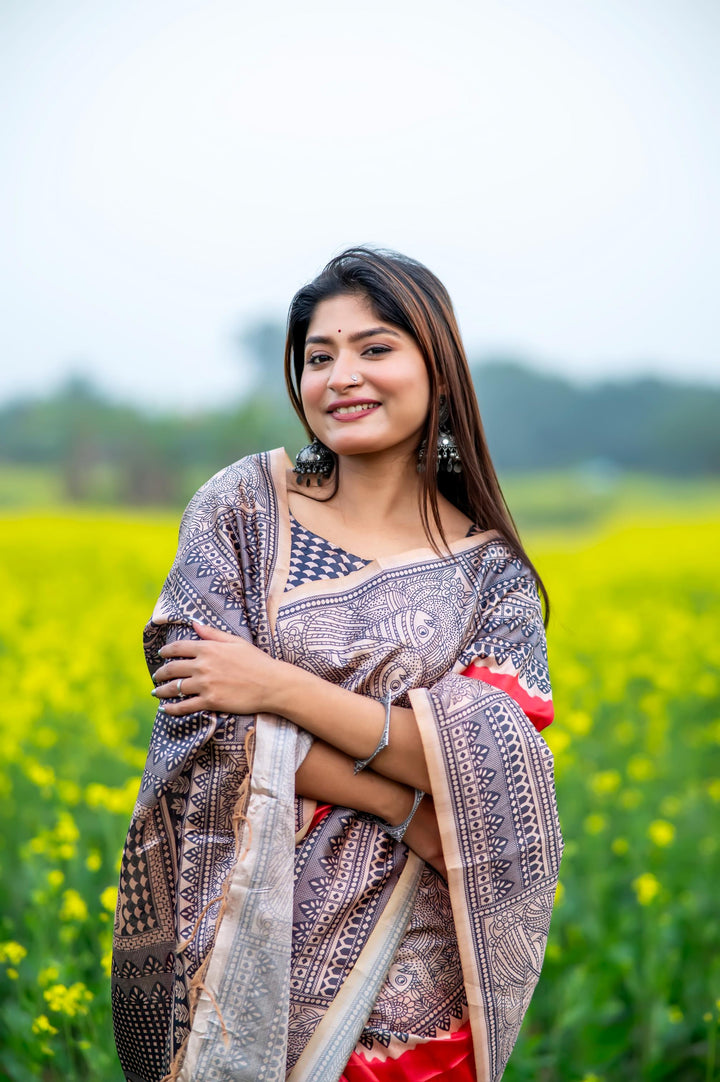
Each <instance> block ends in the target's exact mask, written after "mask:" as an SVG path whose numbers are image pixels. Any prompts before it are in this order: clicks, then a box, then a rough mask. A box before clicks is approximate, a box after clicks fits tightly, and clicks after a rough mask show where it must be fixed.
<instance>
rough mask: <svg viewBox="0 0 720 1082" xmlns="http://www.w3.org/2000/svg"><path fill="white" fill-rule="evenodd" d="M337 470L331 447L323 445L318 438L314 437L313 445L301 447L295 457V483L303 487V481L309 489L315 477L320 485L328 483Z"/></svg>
mask: <svg viewBox="0 0 720 1082" xmlns="http://www.w3.org/2000/svg"><path fill="white" fill-rule="evenodd" d="M334 469H335V455H334V454H333V453H332V451H331V450H330V448H329V447H326V446H325V444H324V443H321V442H320V440H319V439H318V438H317V436H314V437H313V441H312V443H308V444H307V446H306V447H301V448H300V450H299V451H298V453H297V454H296V456H295V465H294V466H293V473H294V474H296V478H295V483H296V484H298V485H301V484H302V483H303V480H304V481H305V484H306V485H307V487H308V488H310V484H311V481H312V478H313V476H315V477H317V483H318V485H321V484H322V483H323V480H325V481H327V479H328V477H329V476H330V474H331V473H332V471H333V470H334Z"/></svg>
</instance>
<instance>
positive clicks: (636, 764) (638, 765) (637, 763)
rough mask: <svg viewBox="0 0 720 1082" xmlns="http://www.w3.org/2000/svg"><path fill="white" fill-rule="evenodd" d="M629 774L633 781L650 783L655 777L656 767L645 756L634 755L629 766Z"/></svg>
mask: <svg viewBox="0 0 720 1082" xmlns="http://www.w3.org/2000/svg"><path fill="white" fill-rule="evenodd" d="M627 772H628V774H629V776H630V777H631V778H632V779H633V781H650V779H651V778H654V777H655V766H654V764H653V762H652V760H651V759H648V758H646V756H644V755H633V757H632V759H631V760H630V761H629V763H628V766H627Z"/></svg>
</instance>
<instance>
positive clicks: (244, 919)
mask: <svg viewBox="0 0 720 1082" xmlns="http://www.w3.org/2000/svg"><path fill="white" fill-rule="evenodd" d="M286 372H287V380H288V387H289V392H290V396H291V399H292V401H293V404H294V406H295V409H296V410H297V412H298V414H299V416H300V417H301V419H302V421H303V423H304V424H305V427H306V428H307V430H308V432H309V434H310V436H311V437H312V443H311V444H310V445H309V447H307V448H305V449H303V451H301V452H300V454H299V455H298V458H297V461H296V465H295V469H294V471H291V470H290V469H289V468H288V467H289V466H290V463H289V462H288V460H287V458H286V456H285V453H284V451H282V450H281V451H273V452H270V453H266V454H260V455H251V456H249V457H248V458H246V459H243V460H241V461H240V462H238V463H236V464H235V465H233V466H230V467H228V468H227V469H226V470H223V471H222V472H221V473H219V474H218V475H217V476H216V477H214V478H212V479H211V480H210V481H209V482H208V483H207V484H206V485H205V486H203V488H202V489H200V491H199V492H198V494H197V495H196V496H195V498H194V499H193V501H192V502H191V504H190V505H189V507H188V509H187V511H186V513H185V516H184V518H183V521H182V525H181V529H180V542H179V548H178V554H177V558H176V560H175V563H174V565H173V568H172V570H171V572H170V575H169V577H168V579H167V582H166V583H165V586H164V588H163V591H162V594H161V597H160V600H159V602H158V606H157V607H156V610H155V612H154V613H153V617H152V620H151V622H150V624H149V625H148V628H147V629H146V638H145V645H146V653H147V659H148V664H149V666H150V669H151V672H153V675H154V680H155V683H156V685H157V686H156V688H155V690H154V694H155V695H156V696H157V697H158V698H159V699H160V700H161V706H160V710H159V711H158V714H157V718H156V722H155V728H154V730H153V736H152V740H151V745H150V751H149V755H148V760H147V767H146V770H145V774H144V777H143V781H142V786H141V792H140V796H139V800H138V804H137V807H136V810H135V814H134V816H133V820H132V823H131V826H130V832H129V835H128V841H127V845H126V849H125V854H124V860H123V867H122V872H121V881H120V894H119V900H118V910H117V919H116V935H115V959H114V969H113V981H114V987H113V1006H114V1013H115V1029H116V1040H117V1044H118V1050H119V1053H120V1058H121V1061H122V1063H123V1067H124V1070H125V1073H126V1076H127V1078H128V1079H130V1080H132V1082H138V1080H142V1082H158V1080H159V1079H160V1078H162V1077H163V1076H167V1077H169V1078H180V1079H188V1080H189V1079H193V1080H199V1079H201V1080H204V1082H205V1080H207V1082H211V1080H216V1079H217V1080H220V1079H223V1080H227V1079H237V1080H239V1079H242V1080H248V1082H249V1080H256V1079H264V1080H268V1082H275V1080H280V1079H283V1078H285V1077H286V1076H287V1077H288V1078H289V1079H291V1080H292V1082H302V1080H308V1082H310V1080H312V1082H337V1080H338V1079H340V1078H343V1079H344V1080H345V1082H372V1080H378V1082H399V1080H402V1079H420V1078H422V1079H430V1078H447V1079H454V1080H456V1082H460V1080H464V1079H468V1080H469V1079H475V1078H476V1079H478V1080H479V1082H490V1080H496V1079H499V1078H500V1077H501V1075H502V1072H503V1069H504V1067H505V1063H506V1062H507V1058H508V1056H509V1054H510V1051H511V1049H512V1046H513V1044H514V1041H515V1038H516V1036H517V1032H518V1029H519V1026H520V1022H521V1020H522V1017H523V1014H524V1012H525V1009H526V1007H527V1004H528V1002H529V999H530V995H531V993H532V990H533V988H534V985H535V983H536V981H537V978H538V974H539V970H540V965H541V962H542V956H543V951H544V945H545V939H546V936H547V930H548V925H549V920H550V912H551V908H552V900H553V897H554V892H555V886H556V880H557V869H558V864H559V860H560V852H561V837H560V832H559V827H558V823H557V817H556V811H555V801H554V789H553V780H552V759H551V756H550V753H549V751H548V749H547V747H546V745H545V743H544V741H543V739H542V738H541V737H540V736H539V735H538V733H537V729H540V728H542V727H543V725H545V724H547V723H548V722H549V721H550V720H551V718H552V708H551V703H550V688H549V683H548V678H547V666H546V652H545V639H544V628H543V621H542V617H541V610H540V602H539V599H538V592H537V586H536V583H537V582H539V580H538V579H537V576H536V574H535V572H534V570H533V568H532V564H531V563H530V561H529V560H528V558H527V556H526V554H525V552H524V550H523V548H522V545H521V543H520V541H519V539H518V536H517V533H516V531H515V528H514V525H513V523H512V519H511V518H510V516H509V514H508V512H507V510H506V508H505V505H504V502H503V498H502V495H501V492H500V489H499V486H498V482H497V479H496V476H495V472H494V470H493V467H492V463H491V461H490V458H489V454H488V451H487V447H486V443H485V439H484V435H483V431H482V425H481V422H480V417H479V414H478V410H477V403H476V400H475V396H474V394H473V391H472V384H471V381H470V376H469V371H468V367H467V362H466V360H465V356H464V352H463V348H462V344H461V341H460V336H459V332H458V329H457V325H456V322H455V317H454V314H453V311H452V306H451V303H450V300H449V297H448V295H447V293H446V291H445V289H444V287H443V286H442V285H441V283H440V282H439V281H438V280H437V279H436V278H435V277H434V275H432V274H431V273H430V272H429V271H428V270H427V269H426V268H425V267H423V266H422V265H420V264H418V263H416V262H414V261H412V260H410V259H407V258H405V257H402V256H399V255H396V254H393V253H381V252H376V251H373V250H369V249H365V248H356V249H350V250H348V251H347V252H344V253H343V254H342V255H340V256H338V257H337V258H336V259H333V260H332V261H331V262H330V263H329V264H328V266H327V267H326V268H325V270H324V271H323V272H322V274H321V275H320V276H319V277H318V278H317V279H315V281H313V282H312V283H310V285H308V286H306V287H304V288H303V289H301V290H300V291H299V292H298V294H297V295H296V297H295V298H294V300H293V302H292V305H291V308H290V314H289V320H288V339H287V347H286ZM540 588H541V590H542V585H541V584H540ZM543 593H544V590H543ZM546 600H547V599H546Z"/></svg>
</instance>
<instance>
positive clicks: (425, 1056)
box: [339, 1023, 477, 1082]
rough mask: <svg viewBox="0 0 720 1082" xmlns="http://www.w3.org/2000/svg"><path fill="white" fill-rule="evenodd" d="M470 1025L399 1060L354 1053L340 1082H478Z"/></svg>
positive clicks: (409, 1052) (402, 1056)
mask: <svg viewBox="0 0 720 1082" xmlns="http://www.w3.org/2000/svg"><path fill="white" fill-rule="evenodd" d="M476 1078H477V1076H476V1074H475V1065H474V1056H473V1045H472V1036H471V1033H470V1023H466V1024H465V1025H464V1026H462V1027H461V1028H460V1029H459V1030H457V1031H456V1032H455V1033H452V1034H451V1035H450V1036H449V1037H446V1038H444V1039H442V1040H429V1041H427V1043H425V1044H418V1045H416V1046H415V1048H409V1049H408V1050H407V1051H406V1052H403V1053H402V1055H400V1056H398V1057H397V1058H396V1059H389V1058H388V1059H385V1060H382V1059H372V1060H368V1059H366V1058H365V1056H364V1055H362V1053H361V1054H358V1053H357V1052H353V1054H352V1056H351V1057H350V1060H349V1061H348V1064H347V1066H346V1068H345V1070H344V1071H343V1074H342V1076H341V1078H340V1080H339V1082H432V1080H434V1079H438V1080H440V1079H447V1080H448V1082H476Z"/></svg>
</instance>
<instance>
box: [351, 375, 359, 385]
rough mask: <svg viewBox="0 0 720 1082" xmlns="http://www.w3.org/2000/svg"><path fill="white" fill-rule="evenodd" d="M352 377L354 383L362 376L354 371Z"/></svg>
mask: <svg viewBox="0 0 720 1082" xmlns="http://www.w3.org/2000/svg"><path fill="white" fill-rule="evenodd" d="M350 379H351V380H352V381H353V383H357V381H358V380H359V379H360V376H358V375H357V374H356V373H355V372H353V374H352V375H351V376H350Z"/></svg>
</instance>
